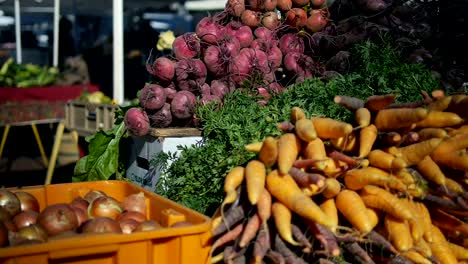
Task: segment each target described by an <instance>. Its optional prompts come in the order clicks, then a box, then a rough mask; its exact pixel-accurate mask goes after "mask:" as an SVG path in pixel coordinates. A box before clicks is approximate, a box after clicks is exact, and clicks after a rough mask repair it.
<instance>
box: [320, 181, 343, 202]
mask: <svg viewBox="0 0 468 264" xmlns="http://www.w3.org/2000/svg"><path fill="white" fill-rule="evenodd" d="M340 191H341V184H340V182H339V181H338V180H337V179H335V178H326V179H325V188H324V189H323V191H322V195H323V197H325V198H327V199H329V198H333V197H335V196H337V195H338V193H340Z"/></svg>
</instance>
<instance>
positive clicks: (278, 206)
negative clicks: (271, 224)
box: [271, 202, 300, 246]
mask: <svg viewBox="0 0 468 264" xmlns="http://www.w3.org/2000/svg"><path fill="white" fill-rule="evenodd" d="M271 212H272V214H273V219H274V220H275V226H276V229H277V230H278V234H279V235H280V236H281V238H282V239H284V241H286V242H288V243H289V244H291V245H294V246H299V245H300V243H299V242H297V241H295V240H294V238H293V236H292V229H291V219H292V214H291V211H290V210H289V209H288V208H287V207H286V206H285V205H283V204H282V203H280V202H274V203H273V205H272V206H271Z"/></svg>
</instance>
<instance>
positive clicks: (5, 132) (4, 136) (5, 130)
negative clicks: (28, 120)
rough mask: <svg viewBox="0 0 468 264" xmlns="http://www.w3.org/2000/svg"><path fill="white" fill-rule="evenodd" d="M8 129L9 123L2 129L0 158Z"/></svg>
mask: <svg viewBox="0 0 468 264" xmlns="http://www.w3.org/2000/svg"><path fill="white" fill-rule="evenodd" d="M9 131H10V125H6V126H5V129H4V130H3V135H2V142H1V144H0V159H1V158H2V154H3V148H4V147H5V144H6V139H7V137H8V132H9Z"/></svg>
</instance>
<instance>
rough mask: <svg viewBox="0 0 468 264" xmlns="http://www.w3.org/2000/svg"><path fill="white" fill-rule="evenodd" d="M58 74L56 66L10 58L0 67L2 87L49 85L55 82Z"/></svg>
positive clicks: (0, 84)
mask: <svg viewBox="0 0 468 264" xmlns="http://www.w3.org/2000/svg"><path fill="white" fill-rule="evenodd" d="M58 75H59V71H58V69H57V68H55V67H45V66H44V67H42V66H39V65H34V64H30V63H28V64H17V63H15V62H14V61H13V59H12V58H10V59H8V60H7V61H6V62H5V63H4V64H3V65H2V67H1V68H0V87H2V86H5V87H18V88H27V87H33V86H47V85H50V84H53V83H55V81H56V79H57V77H58Z"/></svg>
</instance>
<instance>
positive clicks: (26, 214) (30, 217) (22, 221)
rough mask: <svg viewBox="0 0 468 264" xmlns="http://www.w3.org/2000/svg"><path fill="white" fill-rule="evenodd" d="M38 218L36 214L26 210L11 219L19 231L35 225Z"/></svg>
mask: <svg viewBox="0 0 468 264" xmlns="http://www.w3.org/2000/svg"><path fill="white" fill-rule="evenodd" d="M38 217H39V213H38V212H36V211H33V210H26V211H22V212H21V213H19V214H17V215H15V217H13V223H14V224H15V226H16V228H18V229H21V228H23V227H26V226H30V225H33V224H35V223H36V222H37V218H38Z"/></svg>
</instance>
